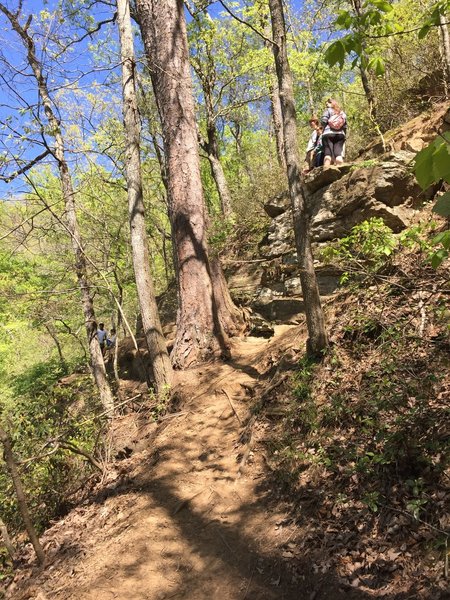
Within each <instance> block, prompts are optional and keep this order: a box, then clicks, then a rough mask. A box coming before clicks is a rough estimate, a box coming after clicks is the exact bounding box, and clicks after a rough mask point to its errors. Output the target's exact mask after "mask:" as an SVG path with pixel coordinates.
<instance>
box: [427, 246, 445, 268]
mask: <svg viewBox="0 0 450 600" xmlns="http://www.w3.org/2000/svg"><path fill="white" fill-rule="evenodd" d="M447 257H448V252H447V251H446V250H444V249H441V250H438V251H437V252H435V253H434V254H433V255H432V256H431V266H432V267H433V269H437V268H438V267H439V265H441V264H442V263H443V262H444V260H445V259H446V258H447Z"/></svg>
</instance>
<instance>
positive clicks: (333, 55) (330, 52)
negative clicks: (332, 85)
mask: <svg viewBox="0 0 450 600" xmlns="http://www.w3.org/2000/svg"><path fill="white" fill-rule="evenodd" d="M325 61H326V62H327V63H328V64H329V65H330V67H333V66H334V65H335V64H336V63H339V67H340V68H341V69H342V68H343V66H344V61H345V47H344V44H343V43H342V41H341V40H337V41H336V42H333V43H332V44H330V45H329V46H328V48H327V49H326V51H325Z"/></svg>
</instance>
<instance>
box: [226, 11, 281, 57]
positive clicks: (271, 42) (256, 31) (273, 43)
mask: <svg viewBox="0 0 450 600" xmlns="http://www.w3.org/2000/svg"><path fill="white" fill-rule="evenodd" d="M219 4H221V5H222V6H223V8H224V9H225V10H226V11H227V13H228V14H229V15H231V16H232V17H233V19H236V21H238V22H239V23H242V25H246V26H247V27H249V28H250V29H251V30H252V31H254V32H255V33H256V35H259V37H260V38H262V39H263V40H265V41H266V42H268V43H269V44H272V46H276V44H275V42H274V41H273V40H272V39H270V38H268V37H266V36H265V35H264V34H263V33H261V32H260V31H259V30H258V29H256V27H253V25H252V24H251V23H249V22H248V21H244V20H243V19H241V18H240V17H238V16H237V15H236V14H235V13H233V12H232V11H231V10H230V9H229V8H228V6H227V5H226V4H225V2H222V0H219Z"/></svg>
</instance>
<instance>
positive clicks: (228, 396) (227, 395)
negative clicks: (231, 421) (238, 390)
mask: <svg viewBox="0 0 450 600" xmlns="http://www.w3.org/2000/svg"><path fill="white" fill-rule="evenodd" d="M221 391H222V392H223V393H224V394H225V396H226V397H227V398H228V402H229V403H230V406H231V410H232V411H233V412H234V414H235V415H236V419H237V420H238V421H239V425H242V421H241V418H240V416H239V415H238V414H237V412H236V409H235V408H234V406H233V403H232V402H231V398H230V395H229V393H228V392H227V390H226V389H225V388H222V390H221Z"/></svg>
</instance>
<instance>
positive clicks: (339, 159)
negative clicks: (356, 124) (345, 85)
mask: <svg viewBox="0 0 450 600" xmlns="http://www.w3.org/2000/svg"><path fill="white" fill-rule="evenodd" d="M320 122H321V123H322V125H323V127H324V130H323V133H322V140H323V150H324V155H325V158H324V162H323V165H324V168H327V167H329V166H330V165H331V164H333V165H335V164H336V165H342V163H343V162H344V155H343V153H344V144H345V138H346V131H347V116H346V114H345V112H344V111H343V110H342V109H341V107H340V106H339V104H338V103H337V101H336V100H332V99H328V100H327V108H326V110H325V112H324V113H323V115H322V118H321V119H320Z"/></svg>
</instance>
